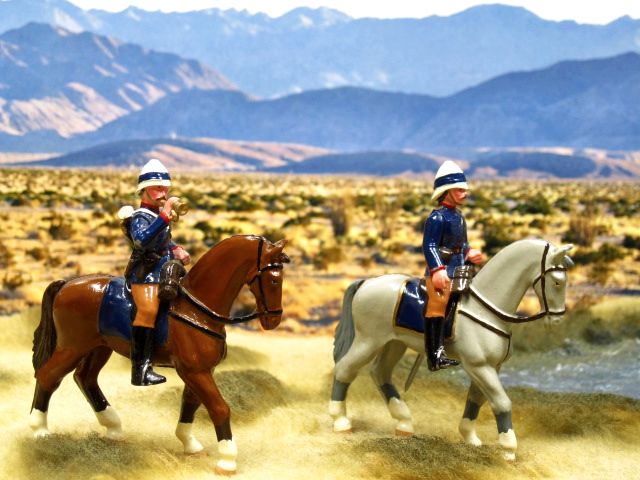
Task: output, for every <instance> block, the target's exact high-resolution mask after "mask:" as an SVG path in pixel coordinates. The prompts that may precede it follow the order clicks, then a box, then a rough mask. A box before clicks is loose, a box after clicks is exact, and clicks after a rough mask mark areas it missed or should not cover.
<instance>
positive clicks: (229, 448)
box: [178, 370, 238, 474]
mask: <svg viewBox="0 0 640 480" xmlns="http://www.w3.org/2000/svg"><path fill="white" fill-rule="evenodd" d="M178 374H179V375H180V377H181V378H182V379H183V380H184V382H185V384H186V385H187V386H188V388H189V389H190V390H191V391H192V392H193V393H194V394H195V395H196V396H197V397H198V398H199V399H200V400H201V401H202V403H203V405H204V406H205V408H206V409H207V412H209V417H210V418H211V421H212V422H213V426H214V427H215V429H216V436H217V438H218V454H219V455H220V458H219V460H218V463H217V464H216V473H220V474H232V473H235V471H236V469H237V464H236V458H237V457H238V447H237V446H236V443H235V442H234V441H233V438H232V435H231V422H230V410H229V405H227V402H225V401H224V398H222V395H221V394H220V391H219V390H218V386H217V385H216V384H215V382H214V380H213V377H212V376H211V371H209V370H207V371H204V372H202V371H201V372H186V371H183V370H182V371H181V370H178ZM194 411H195V410H194Z"/></svg>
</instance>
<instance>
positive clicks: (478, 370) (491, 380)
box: [466, 365, 518, 460]
mask: <svg viewBox="0 0 640 480" xmlns="http://www.w3.org/2000/svg"><path fill="white" fill-rule="evenodd" d="M466 370H467V373H468V374H469V376H470V377H471V379H472V381H473V382H474V383H475V384H476V385H477V386H478V388H479V389H480V391H481V392H482V393H483V394H484V396H485V397H486V398H487V400H488V401H489V404H490V405H491V410H493V414H494V415H495V417H496V424H497V426H498V443H499V444H500V446H501V447H502V448H503V449H504V457H505V459H507V460H515V458H516V448H518V441H517V440H516V434H515V432H514V431H513V426H512V423H511V400H510V399H509V397H508V396H507V393H506V392H505V391H504V388H503V386H502V383H500V379H499V378H498V371H497V370H496V369H495V368H494V367H491V366H489V365H485V366H482V367H474V368H467V369H466Z"/></svg>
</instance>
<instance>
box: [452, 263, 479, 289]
mask: <svg viewBox="0 0 640 480" xmlns="http://www.w3.org/2000/svg"><path fill="white" fill-rule="evenodd" d="M473 274H474V270H473V267H472V266H471V265H460V266H459V267H456V268H455V270H454V271H453V278H452V279H451V292H453V293H458V294H460V293H464V292H466V291H468V290H469V287H470V286H471V280H472V279H473Z"/></svg>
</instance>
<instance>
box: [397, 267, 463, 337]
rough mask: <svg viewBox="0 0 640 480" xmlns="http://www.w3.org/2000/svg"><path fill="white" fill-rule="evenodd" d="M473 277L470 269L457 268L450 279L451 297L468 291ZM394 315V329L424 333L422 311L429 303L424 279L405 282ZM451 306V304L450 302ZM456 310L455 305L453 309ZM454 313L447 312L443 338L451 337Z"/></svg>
mask: <svg viewBox="0 0 640 480" xmlns="http://www.w3.org/2000/svg"><path fill="white" fill-rule="evenodd" d="M472 277H473V270H472V267H471V266H469V265H463V266H460V267H457V268H456V270H455V273H454V277H453V279H452V288H451V290H452V292H451V296H452V297H453V296H454V295H455V296H459V295H461V294H462V293H464V292H466V291H467V290H468V289H469V286H470V284H471V279H472ZM398 295H399V299H398V302H397V304H396V305H397V308H396V313H395V315H394V319H393V322H394V327H398V328H402V329H407V330H411V331H413V332H417V333H420V334H423V333H424V311H425V308H426V306H427V303H428V302H429V298H428V297H427V289H426V287H425V284H424V278H421V277H414V278H411V279H409V280H407V281H406V282H405V284H404V285H403V287H402V289H400V293H399V294H398ZM450 306H451V302H450ZM454 308H456V309H457V304H456V306H455V307H454ZM454 313H455V312H450V311H449V310H447V313H446V317H445V318H446V324H445V326H444V334H445V338H447V339H450V338H451V337H452V335H453V333H452V332H453V323H454V321H455V314H454Z"/></svg>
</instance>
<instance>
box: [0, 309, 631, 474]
mask: <svg viewBox="0 0 640 480" xmlns="http://www.w3.org/2000/svg"><path fill="white" fill-rule="evenodd" d="M32 323H33V319H22V318H21V317H19V316H16V317H3V318H0V345H1V346H2V349H1V351H0V409H1V415H0V426H1V428H2V432H3V436H4V441H3V442H0V459H1V462H2V465H3V468H2V471H1V472H0V478H7V479H9V478H11V479H30V480H41V479H42V480H54V479H91V480H112V479H137V480H145V479H154V480H156V479H204V478H214V477H215V474H214V466H215V462H216V459H217V442H216V439H215V432H214V429H213V427H212V425H211V423H210V421H209V418H208V416H207V415H206V413H205V412H204V411H202V409H201V411H199V412H198V415H197V418H196V423H195V427H194V431H195V434H196V436H197V437H198V438H199V439H200V441H201V442H202V443H203V445H204V446H205V449H206V452H207V453H206V454H205V455H198V456H192V457H189V456H185V455H183V454H182V452H181V444H180V442H179V441H178V440H177V439H176V438H175V436H174V435H173V431H174V429H175V426H176V422H177V419H178V414H179V406H180V400H179V399H180V394H181V391H182V383H181V381H180V379H179V378H178V377H177V375H176V374H175V372H174V371H172V370H170V369H161V372H162V373H163V374H166V375H167V376H168V378H169V380H168V382H167V383H166V384H164V385H159V386H154V387H147V388H140V387H137V388H136V387H133V386H131V385H129V363H128V360H127V359H124V358H122V357H116V356H114V357H113V358H112V360H111V361H110V362H109V364H108V365H107V367H106V368H105V369H104V370H103V373H102V375H101V377H100V378H101V385H102V387H103V390H104V391H105V394H106V395H107V397H108V399H109V401H110V402H111V404H112V405H113V406H114V408H115V409H116V410H117V411H118V413H119V415H120V417H121V419H122V422H123V427H124V430H125V439H124V440H123V441H120V442H115V441H110V440H106V439H104V437H103V436H102V434H103V431H102V428H101V427H100V426H99V425H98V423H97V421H96V419H95V416H94V415H93V412H92V410H91V409H90V407H89V405H88V404H87V403H86V402H85V400H84V398H83V397H82V394H81V393H80V391H79V390H78V389H77V388H76V386H75V384H74V382H73V380H72V378H71V376H69V377H67V378H66V379H65V381H64V382H63V384H62V386H61V387H60V389H59V390H58V392H56V394H55V395H54V396H53V399H52V401H51V407H50V411H49V426H50V429H51V431H52V432H53V433H54V435H52V436H51V437H49V438H47V439H43V440H34V439H33V438H32V436H31V431H30V429H29V427H28V413H29V408H30V405H31V400H32V393H33V386H34V380H33V371H32V367H31V352H30V349H31V332H32V329H33V325H32ZM228 338H229V347H230V348H229V355H228V358H227V360H226V361H225V362H224V363H223V364H222V365H221V366H220V367H219V369H218V370H217V371H216V378H217V380H218V383H219V385H220V386H221V389H222V391H223V393H224V394H225V397H226V398H227V400H228V401H229V403H230V405H231V408H232V428H233V433H234V438H235V440H236V442H237V444H238V449H239V457H238V473H237V475H236V477H235V478H237V479H239V480H242V479H301V478H308V479H344V478H358V479H359V478H362V479H365V478H383V479H403V480H405V479H418V478H424V479H430V478H434V479H435V478H438V479H481V478H482V479H484V478H498V479H501V478H509V479H521V478H545V479H599V480H601V479H634V478H636V479H638V478H640V473H638V472H640V455H638V452H639V451H640V436H639V435H638V432H639V431H640V402H638V401H631V400H627V399H623V398H620V397H613V396H602V395H600V396H594V395H591V396H590V395H557V394H543V393H540V392H536V391H535V390H524V389H514V390H513V391H512V390H510V392H512V394H511V397H512V399H513V402H514V427H515V429H516V433H517V434H518V439H519V450H518V460H517V461H516V462H514V463H507V462H506V461H504V460H503V459H502V457H501V455H500V452H499V451H498V450H497V448H496V446H495V445H496V442H497V433H496V428H495V422H494V420H493V416H492V414H491V412H490V411H489V410H488V408H487V407H486V406H485V408H484V409H483V410H482V412H481V414H480V419H479V422H478V423H479V434H480V436H481V438H482V439H483V440H484V441H485V443H486V446H483V447H479V448H476V447H471V446H467V445H464V444H462V443H461V441H460V437H459V436H458V433H457V424H458V421H459V418H460V415H461V413H462V411H463V408H464V401H465V397H466V394H465V391H464V388H463V387H462V386H461V385H460V384H459V383H456V382H452V381H450V380H449V379H448V378H447V376H446V374H444V373H443V372H441V373H438V374H429V372H428V371H427V370H426V369H423V371H421V372H420V374H419V375H418V377H417V379H416V381H415V383H414V386H413V387H412V389H411V390H410V391H409V392H408V393H407V394H406V397H405V399H406V401H407V403H408V404H409V406H410V407H411V408H412V412H413V415H414V423H415V427H416V431H417V434H416V435H415V436H414V437H411V438H406V439H399V438H396V437H395V436H394V435H393V432H394V428H395V425H394V423H393V421H392V420H391V418H390V417H389V415H388V414H387V410H386V407H385V405H384V403H383V401H382V399H381V397H380V395H379V394H378V392H377V390H376V389H375V388H374V386H373V383H372V382H371V381H370V379H369V376H368V374H367V372H365V371H363V372H362V374H361V375H360V377H359V378H358V379H357V380H356V381H355V382H354V384H353V386H352V389H351V391H350V397H349V400H350V405H349V406H350V411H349V413H350V416H352V417H353V425H354V433H352V434H334V433H333V432H332V421H331V418H330V417H329V415H328V413H327V406H328V400H329V393H330V384H331V376H332V367H333V360H332V341H333V339H332V338H331V337H329V336H295V335H286V336H283V335H279V334H278V333H277V332H262V333H252V332H245V331H242V330H238V329H234V330H232V331H230V332H229V335H228ZM411 360H412V358H405V359H404V360H403V361H402V362H401V365H400V368H399V369H398V371H397V379H396V383H397V385H398V386H399V387H400V386H401V385H403V384H404V380H405V378H406V373H407V368H408V366H409V365H410V364H411Z"/></svg>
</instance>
